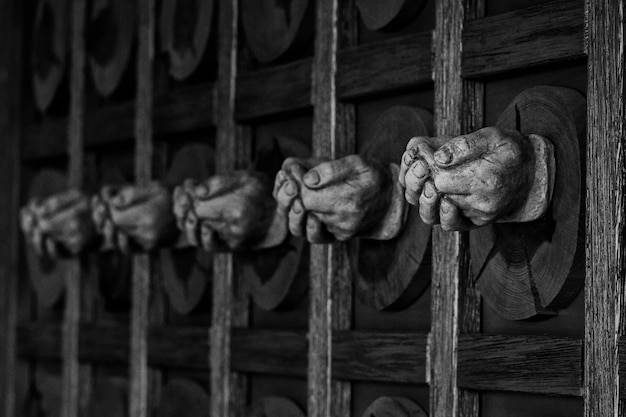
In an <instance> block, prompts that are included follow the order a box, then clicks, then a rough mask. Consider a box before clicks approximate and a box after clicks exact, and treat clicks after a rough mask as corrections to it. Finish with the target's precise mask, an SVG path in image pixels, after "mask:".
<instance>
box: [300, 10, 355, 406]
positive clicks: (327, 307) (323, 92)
mask: <svg viewBox="0 0 626 417" xmlns="http://www.w3.org/2000/svg"><path fill="white" fill-rule="evenodd" d="M339 3H340V2H339V1H338V0H329V1H318V2H317V4H316V7H317V16H316V25H317V26H316V32H315V57H314V59H313V69H312V74H313V80H312V87H311V88H312V91H311V97H312V102H313V103H312V104H313V154H314V155H315V156H325V157H330V158H339V157H342V156H345V155H347V154H350V153H354V149H355V143H354V139H355V135H354V128H355V112H354V105H351V104H342V103H339V102H338V99H337V94H336V72H337V51H338V48H339V47H340V45H341V46H342V44H346V45H351V44H352V43H354V42H355V41H356V32H355V30H354V25H355V22H356V17H355V7H354V4H353V2H342V4H341V8H340V6H339ZM344 13H345V15H344ZM310 262H311V267H310V282H311V285H310V299H311V301H310V303H311V305H310V314H309V366H308V378H309V380H308V389H309V395H308V397H309V401H308V414H307V415H309V416H311V417H330V416H347V415H350V403H351V390H350V383H349V382H346V381H338V380H333V379H332V369H331V365H332V352H331V347H332V337H333V330H348V329H350V327H351V326H352V278H351V274H350V273H349V272H350V271H349V261H348V256H347V250H346V245H345V244H334V245H311V261H310Z"/></svg>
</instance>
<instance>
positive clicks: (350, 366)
mask: <svg viewBox="0 0 626 417" xmlns="http://www.w3.org/2000/svg"><path fill="white" fill-rule="evenodd" d="M427 339H428V336H427V335H425V334H408V333H386V332H385V333H372V332H354V331H352V332H350V331H341V332H335V334H334V335H333V345H332V351H333V360H332V362H333V363H332V366H333V369H332V372H333V378H337V379H343V380H351V381H366V382H373V381H378V382H397V383H407V384H423V383H425V382H426V346H427Z"/></svg>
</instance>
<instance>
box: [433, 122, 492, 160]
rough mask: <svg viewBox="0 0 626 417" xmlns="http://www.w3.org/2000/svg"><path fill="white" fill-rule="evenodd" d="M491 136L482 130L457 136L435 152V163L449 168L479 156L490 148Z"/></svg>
mask: <svg viewBox="0 0 626 417" xmlns="http://www.w3.org/2000/svg"><path fill="white" fill-rule="evenodd" d="M489 142H490V137H489V136H484V135H482V134H481V133H480V130H478V131H476V132H473V133H469V134H467V135H463V136H457V137H455V138H453V139H451V140H450V141H448V142H447V143H446V144H444V145H442V146H441V147H440V148H439V149H437V151H436V152H435V153H434V155H433V157H434V160H435V163H436V164H437V166H439V167H440V168H449V167H453V166H456V165H460V164H462V163H464V162H467V161H470V160H474V159H477V158H479V157H480V156H481V155H483V154H484V153H486V152H488V151H489V149H490V146H489V145H490V143H489Z"/></svg>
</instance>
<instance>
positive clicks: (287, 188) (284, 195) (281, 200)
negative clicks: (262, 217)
mask: <svg viewBox="0 0 626 417" xmlns="http://www.w3.org/2000/svg"><path fill="white" fill-rule="evenodd" d="M297 196H298V185H297V184H296V182H295V181H294V180H291V179H289V180H287V181H285V183H284V185H283V186H282V187H281V188H280V189H279V190H278V194H277V195H276V203H277V209H278V210H281V211H282V212H283V213H285V214H287V213H288V212H289V210H290V209H291V205H292V204H293V201H294V200H295V198H296V197H297Z"/></svg>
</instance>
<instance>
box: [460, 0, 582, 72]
mask: <svg viewBox="0 0 626 417" xmlns="http://www.w3.org/2000/svg"><path fill="white" fill-rule="evenodd" d="M512 28H514V29H512ZM583 40H584V6H583V3H582V1H580V0H576V1H570V0H566V1H556V2H550V3H545V4H542V5H540V6H535V7H528V8H526V9H521V10H516V11H513V12H509V13H503V14H501V15H496V16H490V17H485V18H481V19H476V20H472V21H469V22H467V23H466V25H465V29H464V32H463V77H466V78H476V77H485V76H489V75H495V74H500V73H503V72H507V71H512V70H516V71H520V70H523V69H526V68H529V67H533V66H537V65H543V64H550V63H554V62H560V61H564V60H568V59H575V58H582V57H584V48H583Z"/></svg>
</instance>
